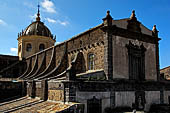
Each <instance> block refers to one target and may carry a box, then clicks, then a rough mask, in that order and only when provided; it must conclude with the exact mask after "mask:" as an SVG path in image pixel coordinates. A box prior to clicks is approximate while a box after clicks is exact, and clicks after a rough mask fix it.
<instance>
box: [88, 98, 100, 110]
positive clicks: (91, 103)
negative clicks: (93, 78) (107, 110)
mask: <svg viewBox="0 0 170 113" xmlns="http://www.w3.org/2000/svg"><path fill="white" fill-rule="evenodd" d="M87 113H102V101H101V99H97V98H96V97H95V96H93V98H92V99H90V100H87Z"/></svg>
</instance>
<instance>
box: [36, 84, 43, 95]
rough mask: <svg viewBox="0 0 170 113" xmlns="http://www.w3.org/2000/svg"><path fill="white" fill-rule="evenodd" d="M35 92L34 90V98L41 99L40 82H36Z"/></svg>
mask: <svg viewBox="0 0 170 113" xmlns="http://www.w3.org/2000/svg"><path fill="white" fill-rule="evenodd" d="M35 87H36V90H35V96H36V97H41V94H42V86H41V82H36V86H35Z"/></svg>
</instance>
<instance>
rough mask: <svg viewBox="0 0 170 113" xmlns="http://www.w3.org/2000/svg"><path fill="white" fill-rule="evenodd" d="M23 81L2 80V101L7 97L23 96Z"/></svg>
mask: <svg viewBox="0 0 170 113" xmlns="http://www.w3.org/2000/svg"><path fill="white" fill-rule="evenodd" d="M22 90H25V89H22V82H11V81H1V82H0V101H3V100H5V99H9V98H13V97H19V96H22Z"/></svg>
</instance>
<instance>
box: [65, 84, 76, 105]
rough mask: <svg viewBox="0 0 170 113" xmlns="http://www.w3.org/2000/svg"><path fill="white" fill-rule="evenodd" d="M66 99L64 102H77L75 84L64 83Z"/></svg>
mask: <svg viewBox="0 0 170 113" xmlns="http://www.w3.org/2000/svg"><path fill="white" fill-rule="evenodd" d="M64 97H65V99H64V102H76V87H75V84H74V83H72V82H67V83H64Z"/></svg>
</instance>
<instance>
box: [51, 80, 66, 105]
mask: <svg viewBox="0 0 170 113" xmlns="http://www.w3.org/2000/svg"><path fill="white" fill-rule="evenodd" d="M48 100H53V101H62V102H63V101H64V86H63V84H62V83H60V82H52V81H49V82H48Z"/></svg>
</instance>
